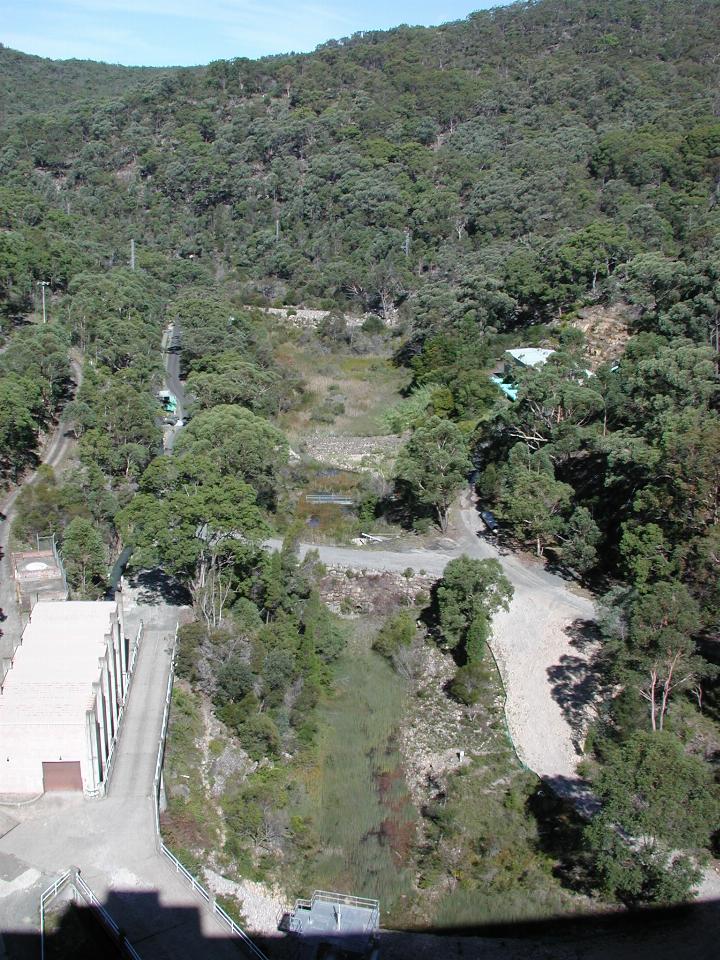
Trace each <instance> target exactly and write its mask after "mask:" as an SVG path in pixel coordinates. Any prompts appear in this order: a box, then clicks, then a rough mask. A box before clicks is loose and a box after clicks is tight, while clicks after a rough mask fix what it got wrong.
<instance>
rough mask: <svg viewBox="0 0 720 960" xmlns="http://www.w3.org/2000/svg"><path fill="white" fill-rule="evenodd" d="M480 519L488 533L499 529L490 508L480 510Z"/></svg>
mask: <svg viewBox="0 0 720 960" xmlns="http://www.w3.org/2000/svg"><path fill="white" fill-rule="evenodd" d="M480 519H481V520H482V522H483V523H484V524H485V526H486V527H487V529H488V530H489V531H490V533H497V532H498V530H499V529H500V524H499V523H498V522H497V518H496V516H495V514H494V513H493V512H492V510H481V511H480Z"/></svg>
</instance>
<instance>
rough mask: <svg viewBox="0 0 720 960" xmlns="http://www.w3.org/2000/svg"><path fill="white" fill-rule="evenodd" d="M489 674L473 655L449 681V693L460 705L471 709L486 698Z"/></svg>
mask: <svg viewBox="0 0 720 960" xmlns="http://www.w3.org/2000/svg"><path fill="white" fill-rule="evenodd" d="M489 678H490V673H489V671H488V669H487V667H486V666H485V665H484V664H483V663H481V662H480V660H479V657H478V656H477V655H475V656H474V657H473V658H472V659H470V660H469V662H468V663H466V664H465V665H464V666H462V667H458V669H457V671H456V673H455V676H454V677H453V678H452V680H451V681H450V687H449V689H450V693H451V695H452V696H453V697H454V698H455V699H456V700H459V701H460V703H464V704H465V706H467V707H473V706H475V705H476V704H478V703H480V702H481V701H482V700H483V699H484V698H485V696H486V693H487V690H488V681H489Z"/></svg>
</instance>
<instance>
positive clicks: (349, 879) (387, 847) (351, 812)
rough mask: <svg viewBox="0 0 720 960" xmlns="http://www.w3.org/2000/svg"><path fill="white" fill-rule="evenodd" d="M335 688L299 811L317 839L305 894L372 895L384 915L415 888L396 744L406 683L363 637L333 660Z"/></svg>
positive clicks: (412, 818) (410, 816)
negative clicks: (314, 890) (318, 891)
mask: <svg viewBox="0 0 720 960" xmlns="http://www.w3.org/2000/svg"><path fill="white" fill-rule="evenodd" d="M360 630H361V631H362V628H360ZM336 689H337V694H336V696H335V697H334V698H333V700H332V701H330V702H328V703H326V704H324V705H323V707H322V708H321V709H320V711H319V723H320V734H319V738H318V760H317V763H316V764H313V765H312V766H311V767H310V768H309V769H308V770H307V771H306V776H305V782H306V787H307V791H308V798H307V804H306V808H305V809H304V810H301V811H299V812H300V814H301V815H302V814H304V815H305V816H306V817H310V819H311V820H312V824H313V830H314V832H315V834H316V836H317V839H318V841H319V850H318V852H317V854H316V856H315V858H314V860H313V861H312V862H311V863H309V864H308V865H307V867H306V869H305V885H306V891H311V890H312V888H315V887H320V888H324V889H330V890H339V891H341V892H345V893H352V894H355V895H356V896H368V897H378V898H379V899H380V900H381V901H382V909H383V916H384V917H387V916H388V914H389V913H391V912H392V911H393V910H395V909H398V908H399V907H400V906H401V905H402V901H403V898H409V897H411V896H412V890H413V875H412V874H413V871H412V850H413V847H414V843H415V836H416V824H417V812H416V811H415V810H414V808H413V806H412V804H411V802H410V798H409V795H408V792H407V788H406V787H405V784H404V775H403V769H402V763H401V758H400V754H399V751H398V749H397V743H396V738H397V732H398V728H399V724H400V721H401V718H402V714H403V709H404V698H405V694H406V689H405V684H404V682H403V681H402V680H401V679H400V678H399V677H398V676H397V675H396V674H395V673H393V671H392V668H391V667H390V666H389V665H388V664H387V663H386V662H385V661H384V660H383V659H382V658H381V657H380V656H378V655H377V654H375V653H372V652H371V651H370V650H369V644H368V641H367V639H366V638H363V637H362V636H361V637H356V638H355V640H354V642H353V643H352V644H351V645H350V646H349V648H348V651H347V653H346V654H345V655H344V656H343V657H342V659H341V660H340V661H339V662H338V664H337V665H336Z"/></svg>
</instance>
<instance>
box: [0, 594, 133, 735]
mask: <svg viewBox="0 0 720 960" xmlns="http://www.w3.org/2000/svg"><path fill="white" fill-rule="evenodd" d="M116 609H117V607H116V604H115V603H114V602H112V601H92V600H71V601H65V600H60V601H47V602H42V603H37V604H35V606H34V607H33V611H32V617H31V620H30V623H28V625H27V626H26V627H25V630H24V631H23V636H22V644H21V645H20V646H19V647H18V649H17V652H16V653H15V662H14V665H13V667H12V669H11V670H9V671H8V674H7V676H6V678H5V683H4V686H3V693H2V695H0V731H1V728H2V727H4V726H11V725H12V726H15V725H29V724H35V723H44V724H46V723H53V724H79V723H84V722H85V711H86V710H88V709H89V708H90V707H91V706H92V685H93V683H96V682H97V681H98V679H99V677H100V668H99V665H98V661H99V659H100V657H102V656H103V655H104V653H105V649H106V640H105V636H106V634H107V633H109V631H110V616H111V614H112V613H113V612H114V611H115V610H116Z"/></svg>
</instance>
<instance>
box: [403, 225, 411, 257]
mask: <svg viewBox="0 0 720 960" xmlns="http://www.w3.org/2000/svg"><path fill="white" fill-rule="evenodd" d="M411 236H412V235H411V233H410V227H405V239H404V240H403V250H404V252H405V256H406V257H409V256H410V237H411Z"/></svg>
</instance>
